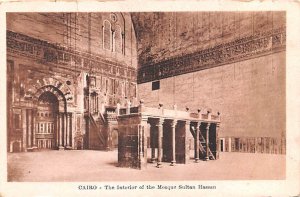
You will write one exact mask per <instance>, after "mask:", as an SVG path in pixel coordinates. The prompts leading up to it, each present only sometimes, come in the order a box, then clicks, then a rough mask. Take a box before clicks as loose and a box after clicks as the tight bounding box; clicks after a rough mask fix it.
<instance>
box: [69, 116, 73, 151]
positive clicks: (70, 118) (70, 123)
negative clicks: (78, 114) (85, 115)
mask: <svg viewBox="0 0 300 197" xmlns="http://www.w3.org/2000/svg"><path fill="white" fill-rule="evenodd" d="M72 120H73V118H72V113H70V114H69V137H68V141H69V142H68V145H69V147H70V148H71V147H72V126H73V125H72Z"/></svg>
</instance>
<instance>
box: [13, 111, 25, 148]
mask: <svg viewBox="0 0 300 197" xmlns="http://www.w3.org/2000/svg"><path fill="white" fill-rule="evenodd" d="M22 129H23V150H24V151H25V152H26V151H27V127H26V109H22ZM12 151H13V150H12V149H11V152H12Z"/></svg>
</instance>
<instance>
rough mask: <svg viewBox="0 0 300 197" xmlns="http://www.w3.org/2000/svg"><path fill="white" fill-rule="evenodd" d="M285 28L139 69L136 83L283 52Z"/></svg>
mask: <svg viewBox="0 0 300 197" xmlns="http://www.w3.org/2000/svg"><path fill="white" fill-rule="evenodd" d="M285 45H286V31H285V28H280V29H276V30H273V31H269V32H263V33H257V34H255V35H251V36H247V37H243V38H239V39H236V40H234V41H231V42H228V43H225V44H220V45H217V46H215V47H212V48H208V49H205V50H201V51H197V52H195V53H191V54H188V55H183V56H179V57H174V58H172V59H169V60H164V61H161V62H157V63H152V64H148V65H143V66H142V67H140V68H139V69H138V83H145V82H149V81H154V80H159V79H163V78H167V77H171V76H176V75H181V74H186V73H190V72H195V71H199V70H203V69H208V68H213V67H216V66H220V65H224V64H229V63H233V62H238V61H242V60H246V59H250V58H255V57H259V56H262V55H266V54H268V53H273V52H278V51H283V50H285Z"/></svg>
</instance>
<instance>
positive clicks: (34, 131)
mask: <svg viewBox="0 0 300 197" xmlns="http://www.w3.org/2000/svg"><path fill="white" fill-rule="evenodd" d="M32 126H33V131H32V133H33V142H32V145H33V147H34V148H36V138H35V133H36V132H37V124H36V110H33V115H32Z"/></svg>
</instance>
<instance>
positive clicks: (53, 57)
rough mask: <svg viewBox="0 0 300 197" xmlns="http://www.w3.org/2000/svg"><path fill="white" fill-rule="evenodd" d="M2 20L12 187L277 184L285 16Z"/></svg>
mask: <svg viewBox="0 0 300 197" xmlns="http://www.w3.org/2000/svg"><path fill="white" fill-rule="evenodd" d="M6 20H7V28H6V47H7V152H8V153H7V154H8V156H7V158H8V180H9V181H78V180H79V181H82V180H87V181H103V180H104V181H105V180H116V181H126V180H142V181H143V180H145V181H146V180H208V179H212V180H221V179H284V178H285V154H286V143H285V141H286V135H285V132H286V131H285V126H286V112H285V109H286V100H285V95H286V92H285V91H286V88H285V80H286V79H285V72H286V65H285V64H286V63H285V61H286V60H285V57H286V13H285V12H281V11H263V12H147V13H145V12H131V13H125V12H124V13H121V12H89V13H88V12H87V13H84V12H80V13H79V12H69V13H67V12H64V13H62V12H61V13H58V12H57V13H56V12H55V13H54V12H51V13H50V12H49V13H46V12H40V13H26V12H23V13H21V12H19V13H17V12H15V13H7V15H6ZM275 161H276V162H275ZM129 168H131V169H129ZM137 169H139V170H137ZM204 169H205V170H204ZM224 169H227V170H226V171H224ZM74 171H76V175H74ZM28 172H30V173H28Z"/></svg>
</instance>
